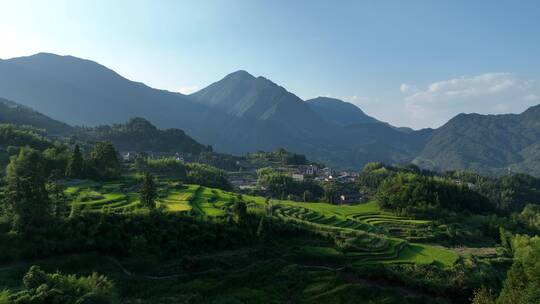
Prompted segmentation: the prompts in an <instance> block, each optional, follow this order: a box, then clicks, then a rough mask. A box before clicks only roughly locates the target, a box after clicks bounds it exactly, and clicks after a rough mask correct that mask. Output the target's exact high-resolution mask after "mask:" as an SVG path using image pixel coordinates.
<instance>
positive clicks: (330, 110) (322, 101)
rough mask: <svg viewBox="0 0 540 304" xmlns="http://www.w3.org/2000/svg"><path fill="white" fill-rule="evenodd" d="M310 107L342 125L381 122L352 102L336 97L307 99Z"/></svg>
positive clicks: (326, 118)
mask: <svg viewBox="0 0 540 304" xmlns="http://www.w3.org/2000/svg"><path fill="white" fill-rule="evenodd" d="M306 103H307V105H308V106H309V108H310V109H311V110H312V111H314V112H315V113H317V114H318V115H319V116H321V117H322V118H323V119H324V120H326V121H328V122H331V123H334V124H337V125H340V126H346V125H355V124H364V123H381V122H380V121H378V120H377V119H375V118H373V117H371V116H369V115H367V114H366V113H364V112H363V111H362V110H361V109H360V108H358V107H357V106H355V105H353V104H352V103H349V102H345V101H342V100H339V99H335V98H329V97H317V98H313V99H310V100H306Z"/></svg>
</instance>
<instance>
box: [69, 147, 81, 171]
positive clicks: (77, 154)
mask: <svg viewBox="0 0 540 304" xmlns="http://www.w3.org/2000/svg"><path fill="white" fill-rule="evenodd" d="M66 175H67V176H68V177H70V178H82V175H83V157H82V154H81V150H80V148H79V145H75V148H74V149H73V154H72V155H71V158H70V159H69V162H68V166H67V170H66Z"/></svg>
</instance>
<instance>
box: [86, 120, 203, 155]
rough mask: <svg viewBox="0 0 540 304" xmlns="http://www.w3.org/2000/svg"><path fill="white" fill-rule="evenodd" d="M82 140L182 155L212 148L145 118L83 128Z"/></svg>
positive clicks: (124, 148) (135, 149)
mask: <svg viewBox="0 0 540 304" xmlns="http://www.w3.org/2000/svg"><path fill="white" fill-rule="evenodd" d="M77 134H78V135H79V136H80V137H83V138H86V139H89V140H94V141H97V140H100V141H110V142H112V143H113V144H114V146H115V147H116V148H117V149H118V150H120V151H139V152H141V151H153V152H181V153H193V154H199V153H200V152H205V151H209V148H208V147H206V146H203V145H201V144H199V143H198V142H196V141H195V140H194V139H193V138H191V137H189V136H188V135H187V134H186V133H185V132H184V131H182V130H180V129H167V130H159V129H158V128H156V127H155V126H154V125H152V124H151V123H150V122H149V121H147V120H146V119H144V118H133V119H130V120H129V121H128V122H126V123H124V124H114V125H112V126H99V127H95V128H80V129H79V130H78V132H77Z"/></svg>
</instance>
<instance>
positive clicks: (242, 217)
mask: <svg viewBox="0 0 540 304" xmlns="http://www.w3.org/2000/svg"><path fill="white" fill-rule="evenodd" d="M234 217H235V220H236V223H238V224H241V223H244V222H245V221H246V218H247V206H246V203H244V202H236V203H235V204H234Z"/></svg>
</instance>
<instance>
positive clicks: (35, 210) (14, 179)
mask: <svg viewBox="0 0 540 304" xmlns="http://www.w3.org/2000/svg"><path fill="white" fill-rule="evenodd" d="M6 181H7V191H6V202H7V205H8V206H9V208H10V210H11V212H12V213H13V229H14V230H15V231H19V232H30V231H35V230H36V229H39V228H40V227H43V226H44V225H45V224H46V223H47V220H48V219H49V218H50V216H51V209H52V208H51V201H50V199H49V196H48V193H47V190H46V187H45V185H46V182H47V179H46V177H45V164H44V159H43V156H42V155H41V153H40V152H39V151H37V150H34V149H32V148H29V147H25V148H22V149H21V150H20V152H19V154H18V155H16V156H13V157H12V158H11V160H10V163H9V165H8V167H7V170H6Z"/></svg>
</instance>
